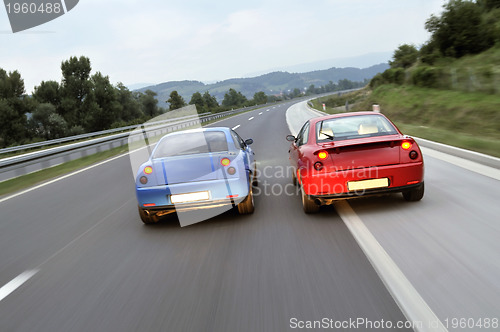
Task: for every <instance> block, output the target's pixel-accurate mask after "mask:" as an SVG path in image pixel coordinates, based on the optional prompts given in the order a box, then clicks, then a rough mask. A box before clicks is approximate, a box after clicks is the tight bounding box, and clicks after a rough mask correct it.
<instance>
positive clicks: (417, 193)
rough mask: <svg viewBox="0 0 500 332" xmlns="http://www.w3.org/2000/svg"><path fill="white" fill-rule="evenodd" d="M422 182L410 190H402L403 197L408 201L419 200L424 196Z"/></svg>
mask: <svg viewBox="0 0 500 332" xmlns="http://www.w3.org/2000/svg"><path fill="white" fill-rule="evenodd" d="M424 190H425V187H424V183H423V182H422V183H421V184H420V185H419V186H418V187H416V188H413V189H411V190H407V191H403V197H404V199H405V200H406V201H408V202H416V201H420V200H421V199H422V198H423V197H424Z"/></svg>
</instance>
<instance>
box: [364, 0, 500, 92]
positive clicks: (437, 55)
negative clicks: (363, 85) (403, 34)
mask: <svg viewBox="0 0 500 332" xmlns="http://www.w3.org/2000/svg"><path fill="white" fill-rule="evenodd" d="M425 28H426V30H427V31H429V32H430V33H431V37H430V39H429V40H428V41H427V42H426V43H424V44H423V45H421V46H420V47H417V46H415V45H412V44H403V45H401V46H399V47H398V48H397V49H396V50H395V51H394V55H393V59H392V61H390V62H389V64H390V66H391V68H390V69H388V70H386V71H385V72H384V73H381V74H378V75H376V76H375V77H374V78H373V79H372V80H371V82H370V86H371V87H377V86H379V85H381V84H386V83H395V84H403V83H411V84H414V85H418V86H422V87H430V88H435V87H437V85H438V78H439V74H440V73H439V69H438V68H436V64H442V63H446V62H447V61H448V60H447V59H450V60H452V59H459V58H462V57H464V56H466V55H475V54H479V53H482V52H484V51H486V50H488V49H491V48H492V47H494V46H495V45H500V0H475V1H473V0H450V1H449V2H448V3H446V4H444V5H443V12H442V14H441V15H440V16H436V15H431V17H430V18H429V19H428V20H427V21H426V23H425ZM410 69H411V70H410Z"/></svg>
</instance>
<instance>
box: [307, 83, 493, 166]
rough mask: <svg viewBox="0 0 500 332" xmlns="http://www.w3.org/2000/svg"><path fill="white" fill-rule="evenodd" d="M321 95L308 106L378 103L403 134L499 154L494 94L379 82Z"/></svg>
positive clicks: (358, 107)
mask: <svg viewBox="0 0 500 332" xmlns="http://www.w3.org/2000/svg"><path fill="white" fill-rule="evenodd" d="M322 99H323V100H315V101H313V105H314V107H315V108H316V109H318V110H322V105H321V104H322V103H324V102H326V104H327V110H326V112H328V113H341V112H344V110H343V108H341V109H336V107H338V106H343V105H345V101H346V100H349V104H350V105H352V106H351V107H350V111H367V110H372V105H373V104H379V105H380V109H381V112H382V113H383V114H385V115H387V116H388V117H389V118H390V119H391V120H392V121H393V122H394V123H395V124H396V125H397V126H398V127H399V128H400V129H401V131H402V132H403V133H405V134H408V135H412V136H416V137H421V138H424V139H428V140H432V141H435V142H439V143H444V144H448V145H452V146H456V147H460V148H464V149H468V150H472V151H476V152H480V153H484V154H488V155H492V156H495V157H500V96H499V95H495V94H487V93H482V92H463V91H452V90H439V89H430V88H422V87H416V86H412V85H394V84H384V85H381V86H379V87H377V88H376V89H374V90H373V91H372V90H369V89H368V88H365V89H363V90H360V91H357V92H354V93H352V94H350V95H344V96H333V97H327V98H322ZM353 104H354V105H353ZM329 105H330V106H329Z"/></svg>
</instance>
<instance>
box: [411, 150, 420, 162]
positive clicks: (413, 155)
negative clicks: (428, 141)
mask: <svg viewBox="0 0 500 332" xmlns="http://www.w3.org/2000/svg"><path fill="white" fill-rule="evenodd" d="M417 158H418V152H417V151H415V150H413V151H412V152H410V159H412V160H415V159H417Z"/></svg>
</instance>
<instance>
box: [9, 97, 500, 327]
mask: <svg viewBox="0 0 500 332" xmlns="http://www.w3.org/2000/svg"><path fill="white" fill-rule="evenodd" d="M289 106H290V104H284V105H279V106H275V107H268V108H263V109H259V110H255V111H251V112H248V113H244V114H241V115H238V116H235V117H232V118H229V119H226V120H224V121H222V122H219V123H217V124H216V125H217V126H227V127H231V128H233V127H237V126H239V127H237V129H236V131H237V132H238V133H239V134H240V135H241V136H242V137H243V138H244V139H246V138H253V139H254V142H255V143H254V145H252V147H253V149H254V151H255V153H256V158H257V160H258V161H259V169H260V170H261V171H263V170H266V171H265V172H261V177H260V182H261V183H260V186H259V190H260V192H259V193H258V194H257V195H256V197H255V204H256V210H255V213H254V214H252V215H246V216H240V215H238V213H237V212H236V211H234V210H231V211H228V212H226V213H224V214H222V215H220V216H217V217H214V218H212V219H210V220H207V221H204V222H201V223H198V224H195V225H191V226H188V227H183V228H182V227H180V226H179V223H178V221H177V220H176V219H175V218H166V219H165V220H163V221H162V222H160V223H158V224H155V225H151V226H145V225H143V224H142V222H141V221H140V219H139V216H138V214H137V203H136V199H135V192H134V182H133V178H132V172H131V166H130V163H129V159H128V157H127V156H122V157H119V158H116V159H114V160H112V161H110V162H107V163H104V164H102V165H100V166H97V167H94V168H91V169H89V170H86V171H84V172H80V173H78V174H75V175H73V176H70V177H67V178H64V179H62V180H60V181H57V182H54V183H51V184H49V185H47V186H44V187H41V188H38V189H36V190H33V191H30V192H27V193H24V194H22V195H19V196H17V197H14V198H11V199H8V200H5V201H3V202H0V210H1V212H0V287H2V286H3V287H2V288H1V289H0V331H30V332H32V331H289V330H297V329H298V328H299V327H301V326H305V327H307V324H308V323H309V321H318V320H321V321H322V322H323V323H325V322H327V321H328V322H329V323H330V324H334V323H335V322H336V323H337V324H339V323H345V322H349V321H350V322H351V323H352V321H357V322H358V323H362V322H366V323H367V324H369V323H371V324H373V325H374V328H373V329H370V328H367V326H366V325H359V326H357V327H358V330H360V331H369V330H374V331H376V330H377V331H380V330H384V329H380V328H378V329H376V328H375V327H376V326H377V324H378V326H380V324H382V322H384V323H385V324H387V322H391V323H392V324H394V325H396V324H397V322H400V321H405V320H406V318H405V316H404V315H403V314H402V312H401V310H400V309H399V307H398V305H397V304H396V302H395V300H394V299H393V298H392V296H391V294H390V293H389V291H388V290H387V288H386V286H385V285H384V282H383V281H382V280H381V279H380V278H379V276H378V274H377V272H376V271H375V269H374V268H373V267H372V265H371V263H370V262H369V260H368V259H367V257H366V256H365V254H364V253H363V251H362V250H361V249H360V247H359V246H358V244H357V242H356V241H355V239H354V238H353V236H352V235H351V233H350V231H349V230H348V228H347V227H346V225H345V224H344V222H343V220H342V219H341V218H340V217H339V215H338V214H337V212H336V211H335V209H334V208H333V207H327V208H324V209H322V211H321V212H320V213H319V214H316V215H305V214H304V213H303V212H302V206H301V201H300V197H299V196H298V195H296V194H295V193H294V190H293V187H291V186H290V185H289V184H290V182H291V178H290V176H289V174H286V172H283V170H284V169H286V166H287V165H288V153H287V151H288V147H289V142H287V141H286V140H285V136H286V135H287V134H289V129H288V127H287V124H286V121H285V112H286V110H287V108H288V107H289ZM250 118H252V119H250ZM426 162H427V163H428V164H427V175H426V176H427V181H426V185H427V186H428V187H429V188H430V189H428V190H427V194H426V197H425V198H424V200H423V201H422V202H420V203H415V204H411V205H408V204H407V203H405V202H404V201H403V200H402V198H400V197H399V196H396V195H393V196H388V197H382V198H370V199H363V200H358V201H353V202H352V203H350V204H351V206H353V208H354V210H355V211H356V212H357V213H358V214H359V216H360V217H361V219H362V220H363V221H365V223H366V225H367V227H368V228H369V229H370V230H371V231H372V232H373V234H374V235H375V236H376V238H377V239H378V240H379V241H380V243H381V245H382V246H383V247H384V248H385V249H386V250H387V252H388V253H389V255H391V257H392V258H393V259H394V261H395V262H396V263H397V264H398V266H400V268H401V270H402V271H403V272H404V273H405V275H407V277H408V279H409V280H410V281H411V282H412V283H413V284H414V285H415V288H416V289H417V290H418V291H419V292H420V293H421V294H422V296H423V297H424V299H425V300H426V301H427V303H428V304H429V305H430V307H431V308H432V309H433V310H434V311H435V312H436V313H437V314H438V316H439V317H440V319H441V320H443V319H445V315H448V314H450V312H449V311H450V310H451V309H450V308H452V309H453V308H454V309H456V311H455V312H452V314H457V315H459V314H460V315H463V314H464V313H463V312H464V311H466V308H467V307H473V308H475V309H474V311H472V312H471V314H473V316H472V317H477V316H478V315H479V314H484V317H487V316H490V317H491V316H492V315H494V314H495V313H496V315H497V316H498V313H499V312H500V310H499V303H500V301H499V299H500V296H499V294H500V291H499V289H500V286H499V282H498V280H500V274H499V271H500V266H499V260H498V257H499V254H500V247H499V245H498V241H493V242H492V239H494V238H495V237H496V239H498V238H499V236H498V235H499V233H500V226H499V223H498V221H496V220H497V219H498V218H496V217H495V216H498V215H500V210H499V207H498V204H496V205H495V203H494V199H493V198H491V195H493V196H495V193H496V197H497V198H498V189H496V185H497V184H498V183H497V182H496V183H495V182H494V181H493V182H492V181H490V180H488V179H483V178H480V180H481V181H482V182H479V183H478V182H477V181H479V180H477V179H476V178H475V175H474V174H473V173H472V172H468V173H467V172H466V171H464V170H463V169H461V168H458V167H450V164H448V163H445V162H441V161H439V160H437V159H435V160H434V159H432V158H428V159H426ZM464 172H466V173H465V174H466V175H467V177H466V176H465V175H464ZM469 173H471V174H472V175H471V174H469ZM457 179H460V181H459V182H457V181H458V180H457ZM476 180H477V181H476ZM450 181H451V182H452V183H454V184H455V185H456V186H455V187H453V188H451V187H450V185H449V182H450ZM492 183H493V184H492ZM469 186H472V187H477V192H478V194H480V195H481V196H480V197H479V199H482V200H485V202H484V204H486V205H484V204H483V203H481V201H476V200H475V199H476V198H477V197H474V196H471V195H474V194H475V192H472V193H471V192H468V191H467V190H468V188H469ZM483 186H484V189H481V188H483ZM464 193H466V194H467V196H466V197H465V198H464V197H463V195H464ZM450 195H451V196H450ZM485 207H487V208H485ZM472 209H474V210H472ZM433 211H440V212H439V214H438V215H434V214H433ZM453 220H456V224H458V226H457V225H456V224H455V225H451V224H450V223H451V222H452V221H453ZM477 223H482V224H481V228H479V231H478V230H477V229H476V228H475V227H474V224H477ZM447 227H449V228H447ZM433 229H437V231H436V232H434V231H433ZM447 229H453V230H454V231H456V232H457V233H456V234H454V235H456V238H455V237H450V236H448V237H447V238H446V239H444V240H442V239H440V238H439V236H440V235H441V234H446V230H447ZM484 229H487V230H489V232H488V234H484V232H483V231H484ZM477 232H481V233H477ZM461 238H465V239H468V240H470V241H469V242H468V243H465V244H464V243H463V242H461V241H460V239H461ZM469 246H470V247H469ZM473 246H475V247H474V248H472V247H473ZM408 257H410V261H408ZM412 262H413V263H414V264H413V263H412ZM455 272H460V273H461V274H460V275H457V274H455ZM464 283H465V284H464ZM457 284H458V285H461V286H463V287H462V288H461V289H460V287H458V286H457ZM4 285H5V286H4ZM456 288H459V289H458V291H457V289H456ZM476 291H479V293H475V292H476ZM460 301H466V302H460ZM467 301H469V302H467ZM443 303H445V304H443ZM450 303H451V304H450ZM464 308H465V309H464ZM466 312H467V311H466ZM451 318H452V317H451V316H450V319H451ZM491 318H493V317H491ZM323 319H326V320H323ZM330 320H331V321H330ZM294 327H295V328H294ZM323 327H324V326H323ZM350 327H352V325H351V326H350ZM332 330H335V329H332ZM338 330H342V329H338ZM344 330H345V329H344ZM351 330H354V329H351ZM385 330H387V329H385ZM394 330H398V331H399V330H403V329H396V328H395V329H394ZM450 330H453V329H451V328H450ZM490 330H491V329H490Z"/></svg>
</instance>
